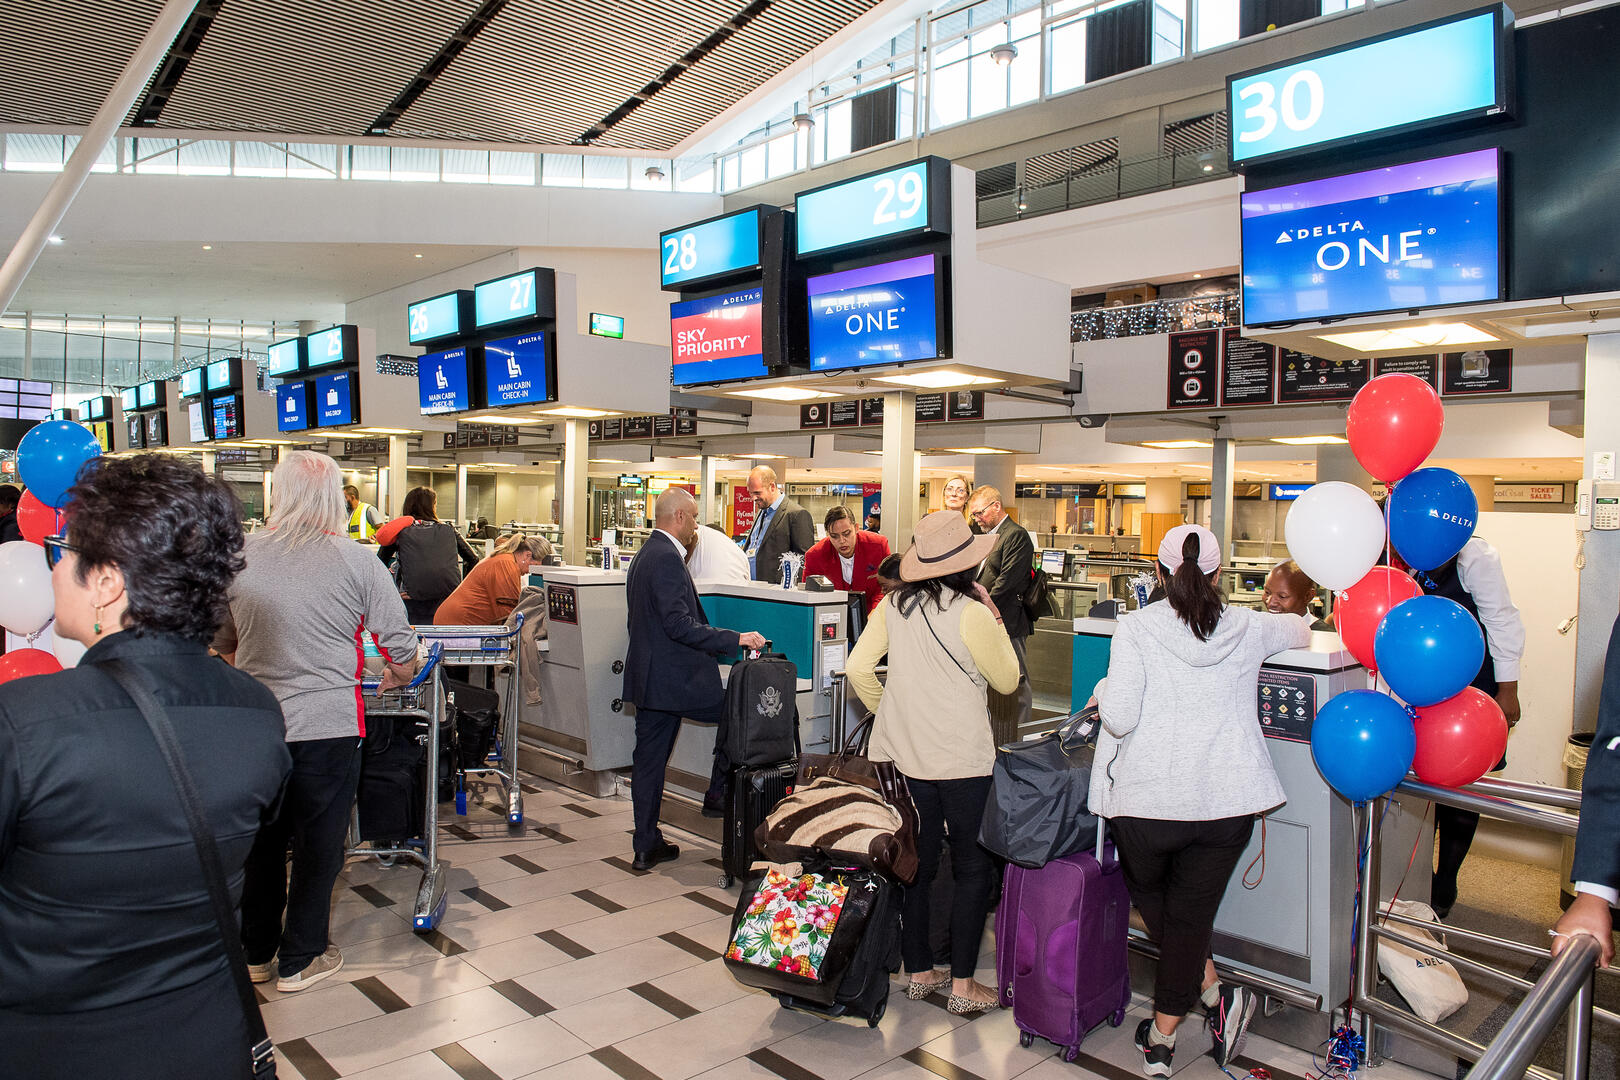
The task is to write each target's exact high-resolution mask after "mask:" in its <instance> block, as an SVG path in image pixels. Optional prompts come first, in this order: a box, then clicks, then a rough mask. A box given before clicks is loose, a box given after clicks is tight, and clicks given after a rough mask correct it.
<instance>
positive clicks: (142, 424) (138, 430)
mask: <svg viewBox="0 0 1620 1080" xmlns="http://www.w3.org/2000/svg"><path fill="white" fill-rule="evenodd" d="M124 426H125V427H126V428H127V429H128V434H129V448H130V449H131V450H139V449H141V448H142V447H143V446H145V445H146V420H145V418H144V417H140V416H131V417H130V418H129V419H128V420H126V421H124Z"/></svg>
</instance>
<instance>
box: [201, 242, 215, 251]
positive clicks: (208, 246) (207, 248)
mask: <svg viewBox="0 0 1620 1080" xmlns="http://www.w3.org/2000/svg"><path fill="white" fill-rule="evenodd" d="M203 250H204V251H213V250H214V245H213V244H204V245H203Z"/></svg>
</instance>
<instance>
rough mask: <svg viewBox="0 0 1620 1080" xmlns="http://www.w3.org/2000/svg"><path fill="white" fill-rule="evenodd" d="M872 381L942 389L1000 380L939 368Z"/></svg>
mask: <svg viewBox="0 0 1620 1080" xmlns="http://www.w3.org/2000/svg"><path fill="white" fill-rule="evenodd" d="M872 381H873V382H880V383H893V384H894V385H896V386H918V387H924V388H926V389H929V390H944V389H946V388H947V387H953V386H983V385H984V384H986V383H998V382H1001V381H1002V380H1000V379H992V378H991V377H990V376H988V375H969V374H968V373H967V372H965V371H954V370H952V369H951V368H940V369H938V370H935V371H919V372H916V373H914V374H910V375H882V376H878V377H876V378H874V379H873V380H872Z"/></svg>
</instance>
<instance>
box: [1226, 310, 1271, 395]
mask: <svg viewBox="0 0 1620 1080" xmlns="http://www.w3.org/2000/svg"><path fill="white" fill-rule="evenodd" d="M1276 398H1277V346H1275V345H1272V344H1270V343H1268V342H1264V341H1255V340H1254V339H1253V338H1246V337H1244V336H1243V335H1242V334H1240V333H1238V332H1237V331H1236V330H1235V329H1231V328H1228V329H1227V330H1225V331H1224V332H1222V334H1221V404H1222V405H1270V404H1271V403H1272V402H1273V401H1275V400H1276Z"/></svg>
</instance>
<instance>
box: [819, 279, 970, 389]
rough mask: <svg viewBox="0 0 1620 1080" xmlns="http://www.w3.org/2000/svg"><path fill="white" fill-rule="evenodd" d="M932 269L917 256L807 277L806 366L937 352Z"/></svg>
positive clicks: (921, 356)
mask: <svg viewBox="0 0 1620 1080" xmlns="http://www.w3.org/2000/svg"><path fill="white" fill-rule="evenodd" d="M935 271H936V260H935V257H934V256H932V255H920V256H918V257H917V258H914V259H901V260H900V261H899V262H891V263H879V264H878V265H876V266H863V267H861V268H859V269H857V270H841V271H839V272H838V273H836V274H823V275H821V276H820V277H812V278H810V279H809V280H808V281H807V282H806V284H807V287H808V290H809V293H810V370H812V371H824V370H829V369H834V368H850V367H865V366H867V365H871V364H898V363H902V362H904V361H907V360H932V359H933V358H934V357H936V356H938V355H939V345H938V341H939V316H938V311H937V308H936V305H935V301H934V297H935Z"/></svg>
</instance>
